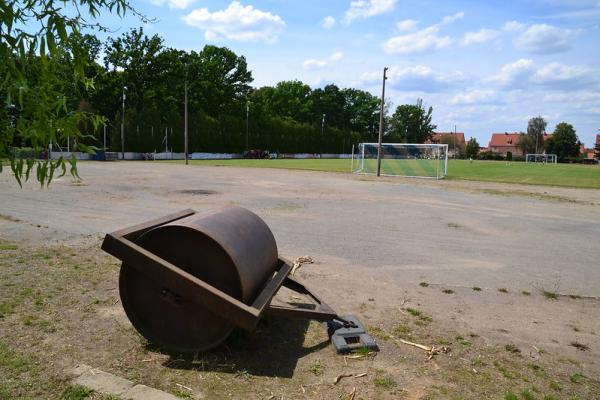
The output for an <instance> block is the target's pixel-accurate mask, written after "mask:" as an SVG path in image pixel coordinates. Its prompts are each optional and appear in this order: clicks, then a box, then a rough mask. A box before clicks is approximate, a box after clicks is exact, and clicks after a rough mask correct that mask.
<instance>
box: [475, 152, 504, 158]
mask: <svg viewBox="0 0 600 400" xmlns="http://www.w3.org/2000/svg"><path fill="white" fill-rule="evenodd" d="M477 159H478V160H504V157H503V156H502V154H500V153H495V152H493V151H482V152H480V153H479V155H478V156H477Z"/></svg>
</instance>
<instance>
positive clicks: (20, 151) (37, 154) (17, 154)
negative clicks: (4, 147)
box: [11, 147, 45, 158]
mask: <svg viewBox="0 0 600 400" xmlns="http://www.w3.org/2000/svg"><path fill="white" fill-rule="evenodd" d="M44 151H45V149H42V148H41V147H35V148H33V147H13V148H12V149H11V153H12V156H13V157H14V158H42V155H43V152H44Z"/></svg>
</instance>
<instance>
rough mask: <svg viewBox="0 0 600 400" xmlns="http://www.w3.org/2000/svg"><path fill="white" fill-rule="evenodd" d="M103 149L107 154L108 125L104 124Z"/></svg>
mask: <svg viewBox="0 0 600 400" xmlns="http://www.w3.org/2000/svg"><path fill="white" fill-rule="evenodd" d="M102 143H103V147H102V150H104V151H105V152H106V124H104V140H103V141H102Z"/></svg>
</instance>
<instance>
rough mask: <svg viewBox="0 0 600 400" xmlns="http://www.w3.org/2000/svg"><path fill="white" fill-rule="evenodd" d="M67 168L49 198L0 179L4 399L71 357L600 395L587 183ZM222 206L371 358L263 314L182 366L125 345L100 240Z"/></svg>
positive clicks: (304, 387) (208, 382)
mask: <svg viewBox="0 0 600 400" xmlns="http://www.w3.org/2000/svg"><path fill="white" fill-rule="evenodd" d="M80 174H81V175H82V177H83V178H84V182H83V183H81V184H73V183H72V182H71V181H70V179H69V178H61V179H60V180H57V181H55V182H53V183H52V185H51V188H50V189H49V190H46V189H44V190H41V189H39V188H38V187H37V186H36V185H35V184H33V183H31V184H28V185H26V187H25V188H24V189H19V188H18V186H17V185H16V183H15V182H14V181H12V180H11V179H10V177H9V176H8V174H6V173H4V174H1V175H0V398H1V399H4V398H7V399H8V398H49V399H50V398H58V397H60V396H61V394H63V393H66V392H64V391H65V388H67V391H68V375H67V373H66V372H65V371H66V370H67V369H69V368H71V367H73V366H74V365H76V364H78V363H84V364H87V365H91V366H93V367H95V368H100V369H103V370H105V371H108V372H112V373H115V374H117V375H120V376H123V377H125V378H128V379H131V380H134V381H136V382H138V383H143V384H146V385H148V386H152V387H156V388H159V389H162V390H165V391H168V392H171V393H174V394H176V395H178V396H180V397H183V398H211V399H212V398H245V399H254V398H256V399H269V398H272V399H281V398H284V399H295V398H298V399H304V398H311V399H312V398H314V399H328V398H351V396H350V395H349V394H350V393H352V392H353V389H354V388H355V398H356V399H358V398H363V399H370V398H380V399H387V398H407V399H426V398H427V399H433V398H439V399H446V398H450V399H459V398H464V399H480V398H498V399H501V398H507V399H510V398H512V397H510V394H511V393H514V394H515V395H516V397H514V398H525V399H529V398H538V399H548V400H550V399H563V398H564V399H577V398H579V399H595V398H600V380H599V378H598V376H600V365H599V362H600V361H599V360H600V358H599V357H598V355H599V353H600V336H599V333H600V307H599V306H600V300H599V299H598V296H600V285H599V283H600V268H599V267H598V265H600V263H599V262H598V260H600V244H599V241H598V237H600V236H599V234H600V190H588V189H585V190H582V189H564V188H554V187H536V186H525V185H509V184H493V183H478V182H466V181H432V180H414V179H401V178H384V179H380V180H378V179H375V178H373V177H361V176H352V175H346V174H334V173H321V172H301V171H287V170H270V169H242V168H230V167H199V166H188V167H186V166H184V165H177V164H166V163H158V162H154V163H152V162H130V163H122V162H113V163H94V162H89V163H81V165H80ZM232 204H234V205H240V206H243V207H246V208H248V209H250V210H252V211H254V212H255V213H257V214H258V215H260V216H261V217H262V218H264V219H265V221H266V222H267V224H268V225H269V226H270V227H271V229H272V230H273V233H274V235H275V237H276V239H277V243H278V247H279V252H280V254H281V255H282V256H283V257H286V258H288V259H292V260H293V259H295V258H296V257H298V256H302V255H309V256H311V257H312V258H314V259H315V260H316V263H315V264H308V265H304V266H302V268H301V269H300V270H299V272H298V276H299V278H300V279H301V280H302V281H303V282H305V283H306V284H307V286H309V287H310V288H312V289H314V290H315V291H317V292H318V293H319V294H320V295H321V296H322V297H323V298H324V299H325V300H326V301H327V302H328V303H329V304H330V305H331V306H333V308H335V309H336V310H337V311H338V312H340V313H341V314H356V315H358V316H359V318H360V319H361V321H362V322H363V323H364V324H365V325H366V326H367V327H368V328H369V331H370V332H371V333H372V334H373V336H374V337H375V338H376V339H377V341H378V343H379V345H380V347H381V351H380V352H379V353H377V354H369V355H364V354H359V355H358V356H361V357H359V358H344V357H342V356H338V355H335V354H334V352H333V350H332V348H331V345H330V344H329V343H328V341H327V335H326V333H325V331H324V329H323V327H322V326H321V325H320V324H318V323H316V322H310V323H308V322H305V321H287V320H283V319H277V318H267V319H266V320H265V321H263V322H262V323H261V324H260V325H259V328H258V330H257V331H256V332H254V333H244V332H235V333H234V335H233V336H232V337H231V338H230V339H228V340H227V342H226V343H225V345H223V346H221V347H219V348H218V349H216V350H215V351H213V352H210V353H208V354H200V355H196V356H195V357H191V358H190V357H188V356H185V357H184V356H180V355H173V354H167V353H164V352H161V351H160V349H157V348H154V347H153V346H152V344H150V343H147V342H146V341H145V339H144V338H142V337H141V336H139V335H138V334H137V333H136V331H135V330H134V329H133V327H132V326H131V324H130V323H129V321H128V320H127V318H126V316H125V314H124V312H123V311H122V308H121V305H120V303H119V296H118V290H117V279H118V270H119V265H118V262H117V260H116V259H114V258H112V257H111V256H109V255H107V254H105V253H103V252H102V251H101V250H100V249H99V246H100V243H101V239H102V237H103V235H104V234H105V233H107V232H111V231H114V230H117V229H120V228H123V227H126V226H129V225H132V224H136V223H140V222H144V221H146V220H148V219H151V218H155V217H158V216H162V215H164V214H167V213H170V212H174V211H179V210H181V209H185V208H193V209H196V210H199V211H205V210H208V209H215V208H219V207H222V206H225V205H232ZM280 300H281V301H284V300H286V298H285V296H282V298H281V299H280ZM399 338H404V339H407V340H409V341H413V342H417V343H420V344H425V345H432V344H435V345H436V346H440V347H447V348H448V349H449V351H448V352H447V353H444V354H439V355H436V356H435V357H433V358H432V359H431V360H428V359H427V358H428V357H427V355H426V354H425V352H424V351H422V350H420V349H417V348H415V347H412V346H409V345H406V344H403V343H399V342H398V341H397V340H396V339H399ZM363 356H364V357H363ZM363 373H366V375H365V376H361V375H362V374H363ZM340 374H347V375H352V376H349V377H344V378H342V379H341V380H340V381H339V383H337V384H334V383H333V381H334V379H335V378H336V377H338V376H339V375H340ZM356 375H358V376H356ZM355 376H356V377H355ZM92 396H93V395H92Z"/></svg>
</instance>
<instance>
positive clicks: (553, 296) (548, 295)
mask: <svg viewBox="0 0 600 400" xmlns="http://www.w3.org/2000/svg"><path fill="white" fill-rule="evenodd" d="M542 294H543V295H544V297H545V298H547V299H549V300H557V299H558V293H556V292H550V291H548V290H542Z"/></svg>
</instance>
